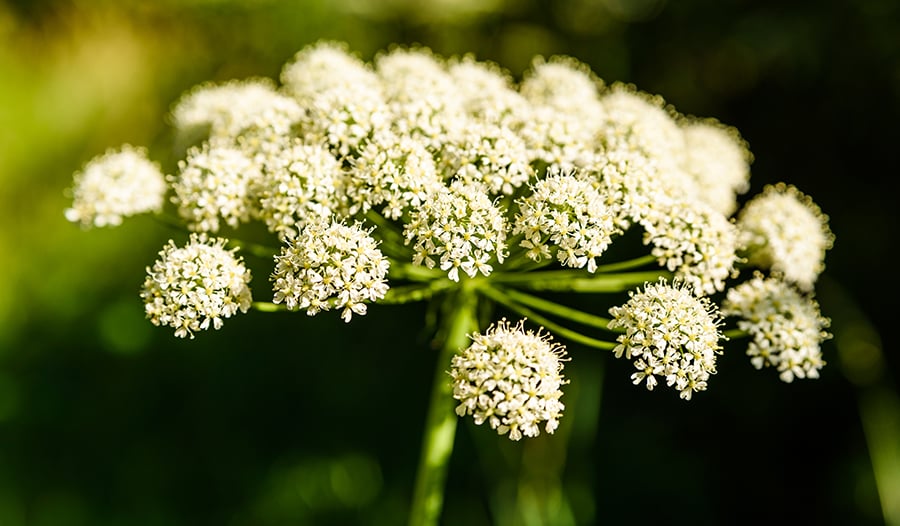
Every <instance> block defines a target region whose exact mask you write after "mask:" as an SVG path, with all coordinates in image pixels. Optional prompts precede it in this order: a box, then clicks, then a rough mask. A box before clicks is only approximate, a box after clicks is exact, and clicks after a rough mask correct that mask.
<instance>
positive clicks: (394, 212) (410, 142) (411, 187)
mask: <svg viewBox="0 0 900 526" xmlns="http://www.w3.org/2000/svg"><path fill="white" fill-rule="evenodd" d="M352 163H353V167H352V169H351V171H350V174H349V176H348V177H347V178H346V181H347V189H346V193H347V199H348V200H349V202H350V211H351V212H356V211H363V212H365V211H367V210H369V208H373V207H381V214H382V215H384V217H387V218H390V219H401V218H403V217H404V216H408V215H409V213H410V212H411V211H412V210H414V209H416V208H418V207H419V206H421V205H422V204H423V203H425V202H426V201H427V200H428V199H430V196H431V195H432V194H435V193H437V192H439V191H440V190H441V189H442V188H443V187H444V183H443V180H442V179H441V176H440V174H439V173H438V168H437V165H436V163H435V160H434V156H433V155H432V153H431V152H430V151H428V149H427V148H425V145H424V144H422V143H421V142H420V141H417V140H415V139H413V138H411V137H408V136H403V135H398V134H395V133H392V132H382V133H376V134H375V135H374V136H373V137H372V139H371V140H369V141H368V142H366V144H365V146H363V147H362V149H361V150H360V152H359V156H358V157H356V158H354V159H353V160H352Z"/></svg>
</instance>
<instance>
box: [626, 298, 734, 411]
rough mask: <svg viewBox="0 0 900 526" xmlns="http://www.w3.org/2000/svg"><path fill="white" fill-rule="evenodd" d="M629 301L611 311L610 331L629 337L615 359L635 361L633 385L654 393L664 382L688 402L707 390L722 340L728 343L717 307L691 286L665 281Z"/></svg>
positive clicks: (714, 371) (714, 370)
mask: <svg viewBox="0 0 900 526" xmlns="http://www.w3.org/2000/svg"><path fill="white" fill-rule="evenodd" d="M630 296H631V299H629V300H628V302H627V303H626V304H625V305H622V306H621V307H613V308H611V309H609V313H610V314H611V315H612V317H613V319H612V321H610V323H609V327H610V328H611V329H624V331H625V333H624V334H620V335H619V336H618V338H617V340H618V342H619V345H618V346H616V348H615V349H614V351H613V352H614V353H615V355H616V358H621V357H622V356H624V357H625V358H628V359H631V360H634V367H635V369H637V372H635V373H634V374H632V375H631V379H632V381H633V382H634V383H635V385H637V384H640V383H642V382H643V383H645V385H646V386H647V389H649V390H652V389H653V388H654V387H655V386H656V385H657V377H659V378H664V379H665V381H666V385H668V386H669V387H674V388H675V389H676V390H678V391H679V392H680V396H681V398H683V399H685V400H690V399H691V395H692V394H693V393H694V392H696V391H704V390H706V384H707V381H708V380H709V377H710V375H712V374H715V373H716V357H717V355H718V354H720V353H721V351H720V349H721V345H719V340H721V339H722V338H724V336H723V335H722V333H721V332H720V331H719V325H721V318H720V316H719V314H718V311H717V309H716V307H715V305H713V304H712V303H711V302H710V301H709V300H708V299H707V298H706V297H700V298H698V297H697V296H695V295H694V293H693V291H691V290H690V287H688V286H685V285H683V284H677V283H676V284H673V285H670V284H668V283H666V282H665V281H663V280H660V281H659V282H658V283H653V284H647V285H645V286H644V290H643V291H638V292H631V293H630Z"/></svg>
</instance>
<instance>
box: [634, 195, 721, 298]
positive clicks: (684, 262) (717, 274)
mask: <svg viewBox="0 0 900 526" xmlns="http://www.w3.org/2000/svg"><path fill="white" fill-rule="evenodd" d="M641 225H642V226H643V227H644V243H645V244H652V245H653V249H652V250H651V253H652V254H653V255H654V256H655V257H656V258H657V260H658V261H659V263H660V265H664V266H665V267H666V268H668V269H669V270H670V271H674V272H675V273H676V274H675V275H676V277H677V278H678V279H681V280H683V281H684V282H685V283H687V284H688V285H690V286H691V287H693V289H694V290H695V291H696V292H697V293H700V294H713V293H715V292H716V291H721V290H723V289H724V288H725V280H727V279H728V278H731V277H734V276H735V275H736V273H737V272H736V269H735V264H736V263H737V249H738V232H737V229H736V228H735V226H734V224H733V223H732V222H731V221H729V220H728V218H726V217H725V216H723V215H722V214H720V213H718V212H716V211H715V210H713V209H712V208H710V207H709V206H707V205H705V204H703V203H693V204H690V205H688V204H686V203H685V202H683V201H682V202H679V201H671V200H662V201H660V204H659V208H656V209H654V212H653V214H652V215H650V216H647V217H644V218H643V219H642V220H641Z"/></svg>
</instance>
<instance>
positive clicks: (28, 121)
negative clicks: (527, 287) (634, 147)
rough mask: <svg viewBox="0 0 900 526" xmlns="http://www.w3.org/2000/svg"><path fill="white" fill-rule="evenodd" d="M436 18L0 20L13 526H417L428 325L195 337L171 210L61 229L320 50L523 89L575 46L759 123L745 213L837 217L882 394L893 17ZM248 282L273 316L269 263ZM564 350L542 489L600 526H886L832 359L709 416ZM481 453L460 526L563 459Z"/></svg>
mask: <svg viewBox="0 0 900 526" xmlns="http://www.w3.org/2000/svg"><path fill="white" fill-rule="evenodd" d="M418 4H419V3H418V2H414V1H412V0H373V1H366V0H343V1H336V2H330V1H326V0H318V1H316V0H310V1H303V2H299V1H298V2H276V1H269V0H255V1H254V0H246V1H243V2H226V1H215V0H194V1H190V2H178V1H175V0H166V1H159V2H138V1H114V0H108V1H102V0H101V1H93V2H92V1H88V0H82V1H75V0H70V1H52V0H41V1H32V2H29V1H27V0H23V1H18V2H9V1H7V2H6V3H0V183H2V184H0V204H2V205H3V206H2V207H0V218H2V225H3V226H2V231H0V243H2V245H0V247H2V253H0V269H2V271H3V276H4V278H5V280H4V282H5V283H4V284H3V285H2V286H0V526H7V525H9V526H19V525H40V526H45V525H46V526H51V525H126V524H127V525H204V524H210V525H245V524H247V525H281V524H384V525H391V524H402V523H403V522H404V516H405V512H406V507H407V505H408V499H409V497H410V493H411V485H412V481H413V478H414V469H415V462H416V460H417V451H418V446H419V437H420V430H421V426H422V421H423V418H424V412H425V405H426V393H427V391H428V387H429V381H430V377H431V370H432V367H433V364H432V360H433V358H434V353H433V352H431V350H430V347H429V344H430V342H429V336H430V335H429V334H428V332H427V331H426V330H425V329H424V325H425V312H424V308H423V307H422V306H421V305H411V306H403V307H376V308H373V309H371V310H370V314H369V315H367V316H365V317H359V318H357V317H354V320H353V322H352V323H351V324H350V326H345V325H344V324H343V323H342V322H341V321H340V320H339V319H338V318H337V316H336V315H333V313H328V314H324V315H320V316H318V317H316V318H307V317H306V316H303V315H299V314H295V315H264V314H260V313H250V314H248V315H245V316H240V317H237V318H234V319H231V320H228V321H227V323H226V324H225V326H224V328H223V329H222V330H221V331H219V332H214V333H204V334H200V335H198V337H197V339H196V340H194V341H179V340H176V339H175V338H174V337H172V335H171V332H170V331H169V330H164V329H157V328H155V327H152V326H151V325H150V324H149V323H148V322H146V321H145V320H144V319H143V315H142V306H141V303H140V300H139V298H138V296H137V291H138V290H139V288H140V284H141V282H142V280H143V275H144V267H145V266H146V265H148V264H151V263H152V261H153V260H154V259H155V257H156V253H157V251H158V250H159V249H160V248H161V246H162V244H163V243H164V242H165V240H166V239H168V237H169V236H170V235H172V233H171V232H169V231H166V230H165V229H164V228H162V227H159V226H158V225H156V224H155V223H154V222H153V221H152V220H151V219H149V218H138V219H135V220H132V221H129V222H126V224H125V225H124V226H122V227H120V228H118V229H114V230H93V231H89V232H80V231H79V229H78V227H77V226H74V225H71V224H68V223H66V222H65V220H64V218H63V213H62V210H63V209H64V208H65V207H66V206H67V198H66V197H65V195H64V193H63V190H64V189H65V188H66V187H68V186H69V185H70V180H71V179H70V178H71V174H72V172H73V171H74V170H76V169H78V168H79V167H80V166H81V165H82V164H83V163H84V162H85V161H87V160H88V159H89V158H91V157H92V156H94V155H96V154H98V153H101V152H103V151H104V150H105V149H106V148H108V147H115V146H118V145H120V144H122V143H124V142H130V143H132V144H139V145H147V146H149V147H150V148H151V155H152V156H153V157H155V158H157V159H160V160H161V161H163V163H164V164H166V165H168V166H171V163H172V162H174V159H172V158H171V156H170V150H169V149H168V145H169V141H170V140H171V136H170V135H169V129H168V128H167V127H166V124H165V120H164V119H165V115H166V112H167V111H168V108H169V105H170V104H171V103H172V102H173V101H174V100H175V99H176V98H177V97H178V96H179V94H180V93H182V92H183V91H184V90H186V89H188V88H189V87H191V86H192V85H194V84H196V83H199V82H203V81H206V80H226V79H231V78H244V77H247V76H268V77H275V78H277V75H278V72H279V70H280V68H281V65H282V64H283V63H284V62H285V61H286V60H288V59H289V58H290V57H291V56H292V55H293V53H294V52H295V51H297V50H299V49H300V48H302V47H303V46H304V45H306V44H308V43H311V42H314V41H316V40H317V39H319V38H323V37H324V38H329V39H336V40H341V41H346V42H348V43H349V45H350V47H351V48H352V49H353V50H355V51H357V52H359V53H360V54H361V55H362V56H363V57H364V58H366V59H370V58H371V57H372V56H373V54H374V53H375V52H377V51H379V50H382V49H385V48H387V47H388V46H389V45H390V44H392V43H399V44H413V43H419V44H423V45H426V46H429V47H431V48H432V49H433V50H434V51H435V52H437V53H439V54H443V55H451V54H457V53H465V52H474V53H475V54H476V56H477V57H478V58H481V59H490V60H494V61H497V62H499V63H500V64H502V65H504V66H506V67H507V68H509V69H510V70H511V71H512V73H513V74H514V75H520V74H521V73H522V71H523V70H524V69H525V68H526V67H527V66H528V64H529V62H530V60H531V57H532V56H533V55H536V54H542V55H545V56H549V55H552V54H569V55H573V56H575V57H577V58H579V59H580V60H582V61H584V62H586V63H587V64H589V65H590V66H591V67H592V68H593V70H594V71H595V72H596V73H597V74H598V75H599V76H600V77H602V78H604V79H606V80H607V81H616V80H620V81H626V82H633V83H634V84H636V85H637V86H638V87H639V88H641V89H643V90H645V91H648V92H651V93H658V94H661V95H663V96H664V97H665V98H666V100H667V101H669V102H671V103H672V104H674V105H675V107H676V108H677V109H679V110H680V111H681V112H683V113H686V114H694V115H699V116H711V117H716V118H718V119H720V120H721V121H723V122H725V123H727V124H730V125H733V126H736V127H737V128H738V129H739V130H740V131H741V133H742V134H743V136H744V138H746V139H747V140H748V141H749V143H750V146H751V149H752V151H753V152H754V154H755V156H756V161H755V163H754V165H753V179H752V183H753V189H752V190H751V193H755V192H757V191H759V190H760V189H761V188H762V186H763V185H764V184H766V183H770V182H775V181H782V180H783V181H787V182H790V183H793V184H795V185H796V186H798V187H799V188H800V189H801V190H802V191H804V192H807V193H809V194H811V195H812V196H813V197H814V199H815V200H816V202H817V203H818V204H819V205H820V206H821V207H822V209H823V210H824V211H825V212H826V213H828V214H829V215H830V216H831V227H832V229H833V230H834V232H835V234H836V236H837V242H836V245H835V247H834V249H833V250H832V251H831V252H830V254H829V256H828V260H827V265H828V269H827V272H826V274H827V275H826V277H825V278H823V280H824V283H823V290H821V291H820V300H821V301H822V304H823V310H824V311H825V314H826V315H830V316H832V317H834V318H835V332H836V333H837V332H838V331H840V330H843V329H842V327H848V326H850V325H852V323H851V322H854V320H856V319H857V318H858V316H859V313H862V314H863V315H864V316H865V317H867V318H868V319H870V320H871V322H872V324H873V326H874V327H875V328H876V329H877V330H878V332H879V333H880V335H881V337H882V338H883V349H884V353H885V357H886V361H885V362H883V363H881V364H880V365H879V364H876V365H875V366H874V370H876V371H877V372H879V374H880V375H881V376H880V377H879V378H880V380H879V382H880V383H878V385H884V386H888V387H889V388H893V386H895V385H896V384H895V382H896V378H897V377H896V372H897V371H898V363H900V358H898V356H897V354H896V351H895V347H896V343H895V342H896V337H895V336H894V333H893V329H894V327H895V325H896V321H895V316H896V315H897V309H896V307H895V303H896V298H897V294H896V293H897V287H896V281H897V278H896V275H897V271H896V262H895V260H894V259H893V258H892V257H891V255H892V254H893V253H894V252H895V248H896V245H897V241H898V239H897V238H898V235H897V227H898V224H900V223H898V221H897V213H896V208H897V204H896V194H895V193H894V192H893V191H892V190H891V188H890V183H891V180H892V179H894V178H896V177H897V172H898V168H897V153H896V152H897V141H898V139H900V137H898V133H897V131H896V130H897V122H898V118H900V111H898V110H900V3H898V2H896V1H893V0H862V1H853V0H840V1H834V2H819V1H808V2H780V1H768V2H766V1H757V0H671V1H669V2H665V1H663V0H639V1H638V0H635V1H628V0H560V1H557V2H551V1H538V0H532V1H523V2H512V1H504V0H493V1H491V2H477V1H464V0H456V1H449V0H445V1H442V2H436V3H434V4H428V3H427V2H426V3H424V4H425V5H426V7H417V6H418ZM478 6H481V8H477V7H478ZM248 262H249V263H250V264H251V265H252V266H254V270H256V279H257V281H256V288H255V291H256V293H257V296H258V297H260V299H265V297H264V296H265V294H266V290H267V285H266V282H265V278H266V274H267V272H268V271H267V270H266V264H265V262H260V261H252V260H251V261H248ZM855 309H858V311H857V310H855ZM842 324H843V325H842ZM859 326H860V325H859V324H858V323H857V324H856V325H854V327H857V328H858V327H859ZM862 327H865V325H862ZM848 330H849V329H848ZM862 340H866V338H861V340H860V341H862ZM870 340H871V337H869V339H868V340H866V341H870ZM846 341H851V342H852V341H854V338H852V337H851V338H848V339H847V340H846ZM569 351H570V353H571V355H572V357H573V361H572V362H571V363H570V364H569V365H568V369H567V372H569V374H571V376H572V378H573V385H572V386H571V387H572V389H573V390H574V391H572V392H571V393H568V394H567V399H568V400H570V401H571V402H572V406H571V410H570V413H569V417H570V418H571V419H572V420H576V421H577V423H575V424H571V423H570V424H567V425H569V426H573V425H574V427H570V430H569V431H567V433H571V435H570V437H569V440H570V441H571V442H570V443H571V448H570V450H569V453H568V457H567V462H566V464H565V465H566V467H565V469H564V471H563V472H562V473H563V476H562V478H561V479H560V480H559V481H557V480H555V479H554V477H552V476H548V477H545V478H544V479H542V478H541V475H540V474H537V475H535V474H533V473H532V474H531V475H528V476H530V477H531V478H530V479H528V477H527V476H526V479H528V480H532V481H538V482H537V483H536V484H537V485H536V486H535V487H537V488H538V489H540V488H541V484H546V486H547V488H545V489H546V491H545V492H543V493H542V494H543V495H544V497H546V496H547V495H549V494H550V493H552V492H553V491H557V490H559V489H560V488H561V490H562V491H563V493H564V494H565V495H566V496H567V498H568V500H569V502H570V504H571V509H572V510H573V516H574V518H575V520H576V522H577V523H604V524H622V523H628V524H695V525H703V524H744V523H746V524H751V523H764V524H782V523H797V524H835V525H837V524H858V525H870V524H871V525H877V524H883V519H882V518H881V515H880V509H879V504H878V497H877V494H876V487H875V482H874V479H873V476H872V471H871V465H870V462H869V457H868V453H867V449H866V442H865V439H864V435H863V431H862V427H861V424H860V418H859V413H858V410H857V400H858V395H859V393H860V392H861V391H860V389H861V388H860V387H859V386H860V385H869V384H870V383H871V382H869V381H868V380H866V378H864V377H863V378H862V379H860V377H854V376H853V375H852V374H851V376H850V377H851V378H852V379H854V380H855V383H854V382H851V381H848V379H847V375H846V374H845V373H847V371H848V370H852V369H853V364H852V363H850V362H846V361H842V360H841V359H839V356H838V351H837V349H836V346H835V345H834V344H833V343H832V342H830V343H828V344H826V347H825V357H826V360H827V361H828V362H829V365H828V366H827V367H826V368H825V369H824V370H823V378H822V379H820V380H818V381H800V382H795V383H794V384H792V385H784V384H782V383H781V382H779V381H778V380H777V379H776V377H775V375H774V374H773V373H772V372H771V371H763V372H757V371H755V370H753V369H752V367H751V366H750V365H749V363H748V361H747V359H746V358H745V357H743V356H742V355H741V351H740V349H736V350H735V351H734V352H731V353H726V354H725V355H724V356H723V357H722V359H721V361H720V366H719V374H718V375H717V376H715V377H714V378H713V381H712V382H711V385H710V390H709V392H707V393H702V394H700V395H698V396H697V397H696V398H695V399H694V400H692V401H691V402H690V403H685V402H683V401H681V400H678V399H677V396H675V395H674V394H673V393H671V392H668V391H667V390H658V391H656V392H652V393H648V392H646V391H644V390H643V389H638V388H635V387H633V386H632V385H631V384H630V382H629V380H628V375H629V374H630V367H631V366H630V365H628V364H627V363H624V362H618V361H614V360H611V359H609V357H608V356H600V355H598V354H597V353H596V351H589V350H586V349H583V348H579V347H578V346H574V345H573V346H569ZM851 357H852V356H851ZM863 361H864V360H863ZM851 362H852V360H851ZM863 365H865V364H863ZM603 369H605V370H606V374H605V383H604V384H603V387H602V389H603V391H602V405H600V406H599V408H598V406H597V401H598V400H599V396H596V395H591V393H590V391H591V389H596V388H599V381H598V375H599V371H601V370H603ZM579 381H580V385H581V386H582V387H576V384H578V383H579ZM579 389H580V391H579ZM579 392H580V393H582V394H584V393H587V394H586V395H585V396H581V397H579V396H578V393H579ZM591 401H593V403H591ZM567 403H569V402H567ZM598 413H599V415H600V418H599V421H598V422H597V423H596V427H593V425H594V424H593V423H594V421H595V417H596V415H597V414H598ZM573 415H574V416H573ZM458 437H459V438H458V442H457V450H456V453H455V455H454V457H453V460H452V465H451V471H450V480H449V489H448V496H447V505H446V509H447V511H446V514H445V522H446V523H447V524H467V525H468V526H475V525H479V524H492V523H494V522H495V521H496V520H497V519H496V517H497V515H496V514H494V515H492V513H500V512H498V511H497V507H498V506H501V507H502V504H498V503H502V502H508V501H503V499H502V498H501V497H502V495H505V494H508V493H509V492H510V491H512V490H511V489H509V488H511V487H512V486H510V484H511V482H510V480H511V479H512V477H514V475H515V474H516V473H519V472H520V470H524V471H526V472H527V471H528V469H525V468H523V467H522V465H520V464H519V460H517V459H519V458H520V456H521V455H523V454H524V455H525V456H526V458H528V459H530V460H529V461H530V462H532V463H536V464H538V465H544V464H546V463H548V462H550V460H548V459H556V460H554V462H558V461H559V458H558V456H554V455H558V453H559V451H556V450H554V449H553V448H554V446H553V445H552V444H548V443H547V442H546V441H544V440H543V439H540V440H539V441H537V442H536V443H534V444H531V445H523V444H506V443H505V441H504V442H503V443H500V442H501V441H500V440H499V439H495V437H493V436H492V433H491V432H490V431H489V430H487V429H482V428H476V427H475V426H474V425H472V424H471V422H470V421H468V420H467V421H464V422H461V425H460V428H459V433H458ZM554 438H555V437H554ZM551 440H552V439H551ZM557 447H558V446H557ZM898 448H900V445H898ZM526 466H527V465H526ZM538 471H540V470H538ZM498 495H499V496H498ZM513 500H515V499H513ZM528 500H529V497H527V496H523V497H520V501H519V502H520V504H521V503H522V502H523V501H524V502H526V504H527V502H528ZM540 500H541V499H535V501H540ZM492 506H493V508H492ZM492 509H493V510H494V511H492ZM560 521H562V519H560ZM557 523H558V524H563V523H564V522H556V523H554V522H552V521H551V522H547V523H546V524H557Z"/></svg>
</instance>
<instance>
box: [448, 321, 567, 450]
mask: <svg viewBox="0 0 900 526" xmlns="http://www.w3.org/2000/svg"><path fill="white" fill-rule="evenodd" d="M522 323H523V322H522V321H520V322H519V323H518V324H516V325H515V326H511V325H510V324H509V322H507V321H506V320H505V319H504V320H501V321H500V322H498V323H497V324H496V325H492V326H491V327H489V328H488V329H487V330H486V331H485V332H484V333H483V334H481V333H476V334H472V335H471V338H472V345H470V346H469V347H467V348H465V349H461V350H459V351H458V352H457V354H456V355H455V356H454V357H453V359H452V361H451V369H450V376H451V378H452V379H453V398H455V399H456V400H458V401H459V405H458V406H457V407H456V414H457V415H459V416H465V415H472V416H473V417H474V419H475V424H477V425H481V424H483V423H484V422H487V423H488V425H490V426H491V428H492V429H496V430H497V433H498V434H500V435H508V436H509V438H510V440H520V439H521V438H522V437H523V436H526V437H535V436H538V435H539V434H540V427H541V424H543V427H544V430H545V431H546V432H547V433H553V432H554V431H555V430H556V428H557V427H558V426H559V419H560V418H561V417H562V412H563V410H564V409H565V405H564V404H563V403H562V402H561V401H560V397H562V395H563V392H562V386H563V385H565V384H566V383H567V381H566V380H565V379H564V378H563V375H562V369H563V361H564V360H565V349H564V348H563V346H561V345H559V344H556V343H553V342H552V340H551V338H550V336H549V335H546V334H541V333H540V332H538V333H535V332H533V331H530V330H529V331H526V330H525V329H524V328H523V326H522Z"/></svg>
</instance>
